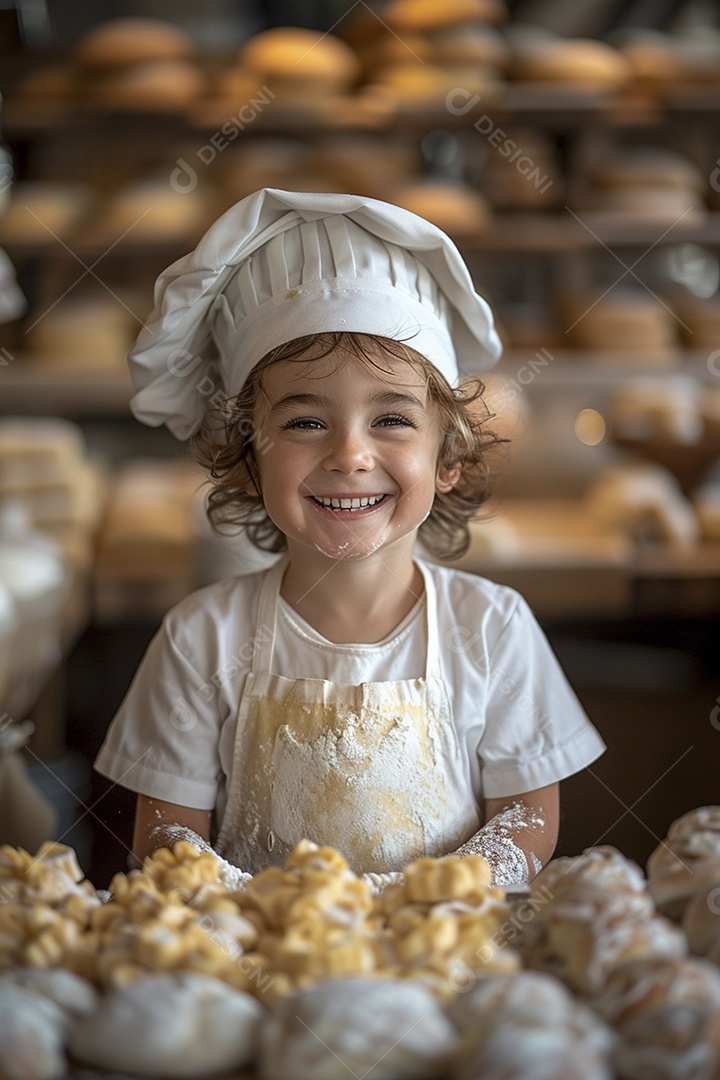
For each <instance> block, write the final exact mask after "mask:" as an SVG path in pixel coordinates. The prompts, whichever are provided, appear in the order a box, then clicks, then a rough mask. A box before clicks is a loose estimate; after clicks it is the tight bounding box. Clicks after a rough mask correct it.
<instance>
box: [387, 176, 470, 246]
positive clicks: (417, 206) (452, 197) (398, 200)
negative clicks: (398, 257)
mask: <svg viewBox="0 0 720 1080" xmlns="http://www.w3.org/2000/svg"><path fill="white" fill-rule="evenodd" d="M392 202H394V203H395V204H396V205H397V206H402V207H404V209H405V210H410V211H411V212H412V213H414V214H419V215H420V217H423V218H426V219H427V220H428V221H431V222H432V223H433V225H437V226H438V227H439V228H440V229H442V230H443V231H444V232H447V233H449V234H450V236H453V235H455V236H472V235H473V234H475V233H479V232H485V231H486V230H487V229H488V227H489V226H490V223H491V220H492V211H491V209H490V204H489V203H488V201H487V199H485V197H484V196H483V195H481V194H480V193H479V192H478V191H475V190H474V189H473V188H471V187H470V186H468V185H462V184H453V183H443V182H440V181H431V180H425V181H420V182H418V183H415V184H408V185H407V186H406V187H403V188H400V189H399V190H396V191H395V193H394V195H393V197H392Z"/></svg>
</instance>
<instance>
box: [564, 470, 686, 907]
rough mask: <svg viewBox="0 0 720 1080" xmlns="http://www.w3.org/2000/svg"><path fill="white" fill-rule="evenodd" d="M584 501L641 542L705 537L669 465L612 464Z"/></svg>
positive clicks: (595, 514)
mask: <svg viewBox="0 0 720 1080" xmlns="http://www.w3.org/2000/svg"><path fill="white" fill-rule="evenodd" d="M584 504H585V507H586V509H587V513H588V514H589V515H591V517H592V518H594V519H595V521H597V522H598V523H599V524H600V525H602V526H603V528H609V529H621V530H624V531H625V532H627V533H628V534H629V535H630V536H631V537H632V538H633V539H634V540H636V541H637V542H639V543H645V542H651V543H653V542H660V543H666V544H669V545H671V546H673V547H691V546H693V545H694V544H696V543H697V542H698V540H699V538H700V529H699V526H698V521H697V518H696V516H695V513H694V510H693V507H692V504H691V503H690V501H689V500H688V499H687V498H686V497H685V496H684V495H683V493H682V491H681V489H680V485H679V484H678V482H677V481H676V480H675V478H674V476H673V475H672V474H671V473H670V472H669V471H668V470H667V469H664V468H663V467H662V466H660V465H654V464H652V463H650V462H638V463H628V464H621V465H616V466H612V467H610V468H608V469H606V470H605V471H604V472H602V473H601V474H600V475H599V476H598V478H597V479H596V480H595V481H593V482H592V483H591V484H590V486H589V487H588V488H587V490H586V492H585V497H584ZM648 869H649V867H648ZM651 892H652V888H651ZM653 895H655V894H654V893H653Z"/></svg>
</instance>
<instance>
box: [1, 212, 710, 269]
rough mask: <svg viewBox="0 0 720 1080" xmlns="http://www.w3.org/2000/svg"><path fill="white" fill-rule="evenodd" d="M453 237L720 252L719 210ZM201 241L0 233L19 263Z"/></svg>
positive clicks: (568, 250)
mask: <svg viewBox="0 0 720 1080" xmlns="http://www.w3.org/2000/svg"><path fill="white" fill-rule="evenodd" d="M452 238H453V240H454V241H455V243H456V244H457V245H458V247H459V248H460V249H461V250H462V251H463V253H464V254H465V256H466V257H467V258H468V259H471V258H472V257H473V256H477V255H480V254H483V255H484V254H487V253H488V252H492V253H499V254H508V255H531V254H539V255H574V254H583V253H587V252H593V251H602V250H603V248H605V247H607V248H610V249H611V250H615V249H618V248H621V249H622V248H633V247H635V248H644V249H649V248H650V247H659V246H661V245H662V246H670V245H672V244H679V243H691V242H692V243H696V244H701V245H705V246H717V247H720V211H715V212H711V211H708V212H707V213H705V214H703V216H702V218H701V219H700V220H698V219H697V218H696V219H695V220H694V221H692V222H689V223H685V221H684V220H683V219H680V220H678V221H673V220H667V221H657V222H652V221H648V222H642V221H638V220H637V219H635V218H632V217H631V216H627V215H623V214H611V213H599V212H597V211H592V210H583V209H579V210H576V209H572V210H570V209H562V210H554V211H547V210H544V211H527V212H522V213H520V212H518V213H516V212H509V211H498V212H497V213H496V214H495V216H494V218H493V220H492V221H491V223H490V225H489V227H488V228H487V230H486V231H484V232H481V233H478V232H467V233H460V232H454V233H453V236H452ZM199 239H200V235H199V233H198V232H197V231H194V232H192V233H187V234H179V235H177V236H175V237H164V238H157V239H152V238H147V237H146V238H139V239H135V237H134V236H133V233H132V231H130V232H128V234H127V236H125V237H123V238H122V239H120V240H118V238H117V237H114V236H111V235H109V234H107V233H105V234H103V235H102V236H101V235H98V233H97V232H96V231H95V230H93V229H91V228H90V227H89V226H88V227H85V228H82V227H80V228H77V229H76V230H75V232H73V233H68V234H67V235H64V236H63V237H62V242H61V241H58V240H56V239H54V238H53V237H52V236H50V235H49V236H48V239H47V241H41V242H37V241H36V242H30V243H26V242H19V241H13V240H12V239H11V238H4V237H3V236H2V230H1V229H0V243H1V244H2V246H3V247H4V248H5V250H6V251H7V252H8V254H9V256H10V257H11V258H12V259H13V260H17V261H19V260H27V259H34V258H41V259H44V260H47V259H61V260H62V259H72V258H73V254H74V255H77V256H78V257H79V258H82V259H87V260H89V259H93V258H100V257H102V256H103V255H104V254H105V253H106V252H108V249H111V252H110V253H111V254H113V255H117V257H127V256H128V255H132V256H135V255H143V256H147V257H148V258H155V257H157V258H165V259H168V260H173V259H175V258H178V257H179V256H180V255H183V254H185V253H186V252H187V251H189V250H191V249H192V248H193V247H194V246H195V245H196V244H197V242H198V240H199ZM66 244H67V247H66V246H65V245H66ZM68 249H70V250H68ZM71 252H72V253H73V254H71Z"/></svg>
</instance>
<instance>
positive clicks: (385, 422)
mask: <svg viewBox="0 0 720 1080" xmlns="http://www.w3.org/2000/svg"><path fill="white" fill-rule="evenodd" d="M376 422H377V425H378V427H411V428H414V427H415V424H413V422H412V420H409V419H408V418H407V416H399V415H398V414H396V413H393V415H392V416H381V417H380V419H379V420H378V421H376Z"/></svg>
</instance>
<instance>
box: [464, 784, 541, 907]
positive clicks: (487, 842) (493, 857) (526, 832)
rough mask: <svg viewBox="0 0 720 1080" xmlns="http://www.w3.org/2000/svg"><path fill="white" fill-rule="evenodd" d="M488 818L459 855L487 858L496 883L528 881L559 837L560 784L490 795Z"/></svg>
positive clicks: (503, 885)
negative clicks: (503, 795) (504, 795)
mask: <svg viewBox="0 0 720 1080" xmlns="http://www.w3.org/2000/svg"><path fill="white" fill-rule="evenodd" d="M485 811H486V815H485V816H486V822H485V824H484V825H483V827H482V828H481V829H479V830H478V832H476V833H475V835H474V836H471V837H470V839H469V840H466V841H465V843H464V844H462V845H461V847H459V848H458V849H457V851H456V852H455V854H456V855H460V856H465V855H482V857H483V858H484V859H487V861H488V864H489V866H490V871H491V873H492V881H493V885H498V886H500V888H503V889H507V888H512V887H517V886H524V885H527V884H528V883H529V882H530V881H532V879H533V878H534V877H535V875H536V874H537V873H538V871H539V870H541V869H542V867H543V865H544V864H545V863H546V862H547V860H548V859H549V858H550V857H551V855H552V853H553V851H554V848H555V843H556V839H557V819H558V812H559V811H558V793H557V785H550V786H549V787H546V788H538V789H537V790H536V791H528V792H524V793H523V794H522V795H518V796H516V797H510V798H508V799H505V800H498V799H487V800H486V802H485Z"/></svg>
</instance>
